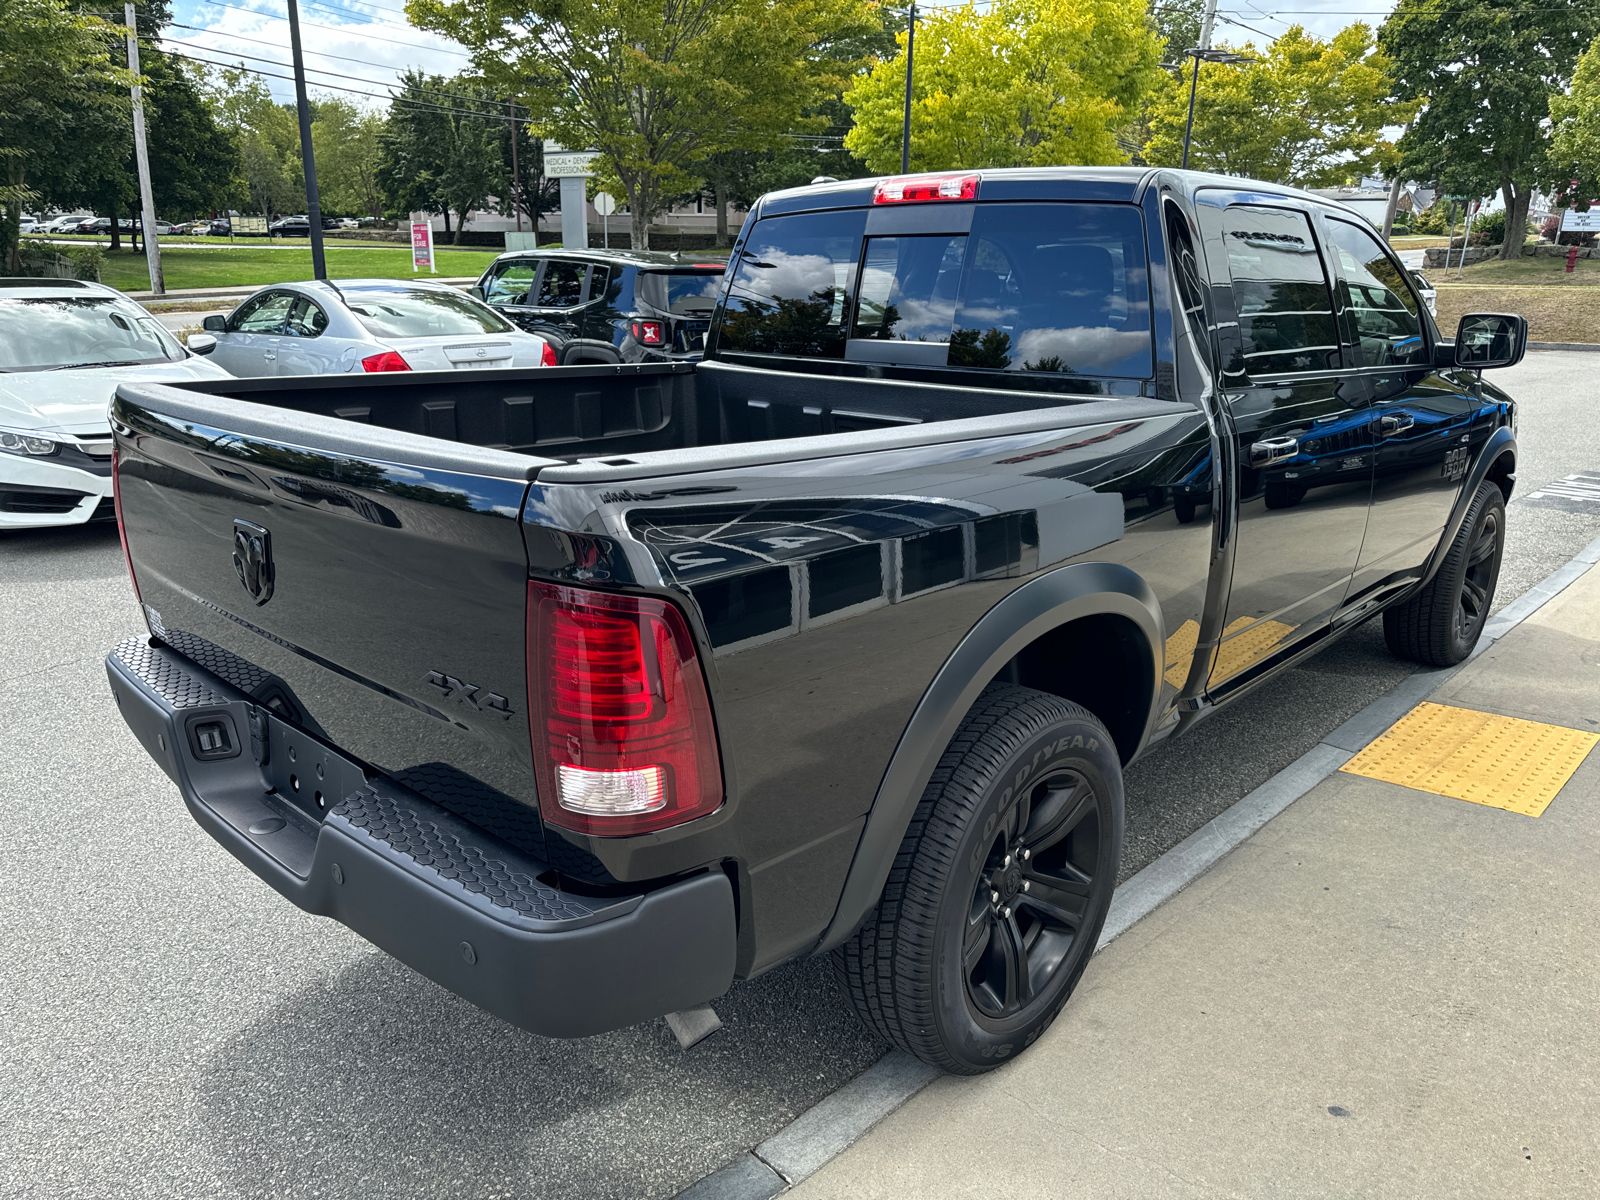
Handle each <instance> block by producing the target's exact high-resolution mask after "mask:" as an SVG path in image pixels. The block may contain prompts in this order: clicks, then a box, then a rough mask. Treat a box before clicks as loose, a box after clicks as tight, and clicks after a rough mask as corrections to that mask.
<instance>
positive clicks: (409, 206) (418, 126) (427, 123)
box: [376, 71, 510, 234]
mask: <svg viewBox="0 0 1600 1200" xmlns="http://www.w3.org/2000/svg"><path fill="white" fill-rule="evenodd" d="M506 112H507V109H506V107H505V105H504V104H501V103H499V102H497V99H496V97H495V96H494V95H493V93H491V92H488V91H487V90H485V89H483V88H482V87H479V86H475V84H474V81H472V80H471V79H468V78H465V77H462V76H457V77H455V78H454V79H446V78H444V77H442V76H439V75H424V74H422V73H421V72H420V71H411V72H408V73H407V74H405V75H404V76H402V77H401V91H400V94H399V95H398V96H396V97H395V98H394V102H393V103H392V104H391V105H390V109H389V121H388V123H387V125H386V126H385V127H384V129H383V131H382V132H381V133H380V134H379V135H378V153H379V162H378V168H377V172H376V175H377V182H378V186H379V188H380V189H382V192H383V196H384V200H385V204H386V206H387V208H388V210H389V212H390V213H391V214H393V215H395V216H403V215H404V214H406V213H411V212H427V213H441V214H443V216H444V220H445V231H446V232H447V233H448V232H450V230H451V224H450V215H451V213H452V212H453V213H455V214H456V218H457V221H456V227H455V231H456V232H457V233H458V234H459V232H460V228H461V226H462V225H463V224H465V223H466V220H467V214H468V213H470V212H471V211H473V210H474V209H478V208H482V207H483V206H484V204H485V203H486V202H487V201H488V198H489V197H490V196H491V195H498V194H500V193H502V192H505V191H508V190H509V188H510V178H509V173H508V172H505V171H503V170H502V169H501V153H500V147H499V145H498V139H499V137H500V134H499V132H498V130H497V128H496V127H497V126H498V125H500V124H503V123H504V122H503V120H502V118H503V117H504V116H505V114H506Z"/></svg>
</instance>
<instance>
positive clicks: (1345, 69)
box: [1144, 24, 1416, 187]
mask: <svg viewBox="0 0 1600 1200" xmlns="http://www.w3.org/2000/svg"><path fill="white" fill-rule="evenodd" d="M1229 48H1230V49H1233V47H1229ZM1239 52H1240V53H1243V54H1248V55H1250V56H1251V57H1253V58H1254V59H1255V60H1256V61H1255V62H1252V63H1242V64H1239V65H1234V66H1229V65H1224V64H1220V63H1206V64H1205V65H1204V66H1202V67H1201V68H1200V88H1199V92H1198V94H1197V96H1196V100H1195V110H1194V134H1193V137H1192V139H1191V145H1190V151H1189V166H1190V167H1192V168H1196V169H1198V170H1202V171H1217V172H1219V173H1221V174H1224V175H1243V176H1246V177H1248V178H1251V179H1267V180H1271V181H1273V182H1275V183H1288V184H1294V185H1296V186H1298V187H1329V186H1332V185H1334V184H1338V183H1342V182H1344V181H1345V180H1346V179H1348V178H1351V177H1354V176H1359V175H1361V174H1363V173H1365V172H1368V171H1371V170H1373V169H1375V168H1378V167H1382V166H1383V165H1385V163H1386V160H1390V159H1392V157H1393V148H1392V147H1391V146H1390V144H1389V143H1388V142H1387V141H1386V140H1385V139H1384V137H1383V129H1384V126H1386V125H1391V126H1392V125H1404V124H1405V123H1406V122H1407V121H1409V120H1410V119H1411V117H1412V115H1413V114H1414V113H1415V112H1416V105H1415V104H1403V103H1398V104H1397V103H1391V102H1390V96H1391V94H1392V92H1393V90H1394V82H1393V79H1392V76H1391V64H1390V62H1389V58H1388V56H1387V55H1386V54H1384V52H1383V51H1382V50H1380V49H1379V48H1378V46H1377V44H1376V43H1375V42H1374V40H1373V35H1372V30H1371V29H1370V28H1368V27H1367V26H1366V25H1362V24H1355V25H1348V26H1346V27H1345V28H1344V29H1341V30H1340V31H1339V32H1338V33H1336V34H1335V35H1334V36H1333V37H1332V38H1331V39H1329V40H1326V41H1324V40H1323V39H1321V38H1317V37H1312V36H1311V35H1310V34H1308V33H1307V32H1306V31H1305V30H1304V29H1302V28H1301V27H1300V26H1298V25H1296V26H1294V27H1293V28H1291V29H1290V30H1289V32H1288V33H1286V34H1284V35H1283V36H1282V37H1280V38H1278V39H1277V40H1276V41H1275V42H1273V43H1272V44H1271V45H1270V46H1268V47H1267V48H1266V49H1265V50H1257V49H1256V48H1255V46H1254V45H1252V44H1248V43H1247V44H1246V45H1245V46H1244V47H1242V48H1240V49H1239ZM1192 62H1193V60H1192V59H1191V60H1190V63H1191V64H1192ZM1192 69H1193V67H1192V65H1191V66H1190V67H1189V68H1188V69H1186V70H1185V71H1184V72H1183V76H1182V78H1181V79H1174V78H1171V77H1168V78H1167V79H1166V82H1165V83H1164V84H1163V86H1162V89H1161V90H1160V92H1158V93H1157V94H1156V96H1155V97H1154V98H1153V99H1152V101H1151V106H1150V110H1149V113H1148V118H1149V122H1150V140H1149V142H1147V143H1146V144H1145V148H1144V157H1145V159H1146V160H1147V161H1148V162H1150V163H1152V164H1154V165H1156V166H1166V167H1175V166H1177V165H1178V164H1179V163H1181V162H1182V161H1183V127H1184V122H1185V120H1186V119H1187V117H1188V114H1189V82H1190V76H1189V71H1190V70H1192Z"/></svg>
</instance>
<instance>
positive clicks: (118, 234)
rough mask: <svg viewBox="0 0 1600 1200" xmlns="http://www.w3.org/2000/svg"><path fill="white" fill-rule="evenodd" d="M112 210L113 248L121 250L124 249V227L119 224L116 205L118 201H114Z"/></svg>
mask: <svg viewBox="0 0 1600 1200" xmlns="http://www.w3.org/2000/svg"><path fill="white" fill-rule="evenodd" d="M110 212H111V248H112V249H113V250H121V249H122V227H121V226H119V225H118V224H117V205H116V201H112V203H111V208H110Z"/></svg>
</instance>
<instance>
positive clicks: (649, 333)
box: [633, 321, 664, 346]
mask: <svg viewBox="0 0 1600 1200" xmlns="http://www.w3.org/2000/svg"><path fill="white" fill-rule="evenodd" d="M633 340H634V341H636V342H638V343H639V344H640V345H642V346H659V345H661V343H662V341H663V340H664V339H663V338H662V336H661V322H660V321H635V322H634V323H633Z"/></svg>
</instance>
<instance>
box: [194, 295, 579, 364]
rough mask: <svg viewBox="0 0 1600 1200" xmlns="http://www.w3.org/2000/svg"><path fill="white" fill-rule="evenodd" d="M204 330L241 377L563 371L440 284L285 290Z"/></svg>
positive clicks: (540, 344) (533, 340)
mask: <svg viewBox="0 0 1600 1200" xmlns="http://www.w3.org/2000/svg"><path fill="white" fill-rule="evenodd" d="M202 325H203V327H204V329H205V330H206V332H207V333H209V334H211V335H213V336H214V337H215V338H216V340H217V348H216V350H215V351H214V352H213V357H214V358H215V360H216V361H217V362H218V363H220V364H222V366H224V367H226V368H227V369H228V370H229V371H231V372H232V373H233V374H235V375H242V376H260V375H336V374H343V373H346V372H357V373H360V372H364V371H453V370H462V369H482V368H493V367H538V366H550V367H553V366H555V365H556V357H555V352H554V351H553V350H552V349H551V348H550V345H549V343H548V342H546V341H545V340H544V339H543V338H541V337H537V336H535V335H534V334H531V333H525V332H524V331H522V330H521V329H518V328H517V327H516V326H515V325H513V324H511V322H509V321H507V320H506V319H505V318H504V317H502V316H501V315H500V314H499V313H497V312H495V311H494V309H492V308H490V307H489V306H488V305H487V304H485V303H483V301H481V300H478V299H475V298H474V297H471V296H468V295H467V294H466V293H464V292H461V291H458V290H456V289H455V288H453V287H447V286H445V285H444V284H438V283H424V282H420V281H419V282H413V281H411V280H393V279H341V280H335V281H324V282H314V283H279V284H274V285H273V286H271V287H267V288H262V289H261V290H260V291H259V292H257V293H255V295H253V296H251V297H250V298H249V299H248V300H246V301H245V302H244V303H243V304H241V305H239V307H238V308H236V309H234V310H233V312H231V313H229V314H228V315H227V316H226V317H222V316H211V317H207V318H206V319H205V321H204V322H202Z"/></svg>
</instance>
